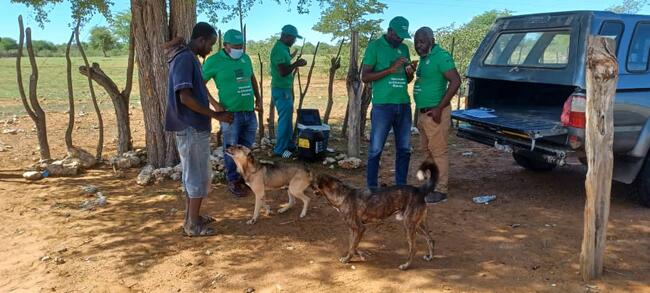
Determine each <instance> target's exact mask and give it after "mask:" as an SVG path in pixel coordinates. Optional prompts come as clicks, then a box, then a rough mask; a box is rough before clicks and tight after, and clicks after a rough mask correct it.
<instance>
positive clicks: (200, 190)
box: [176, 127, 212, 198]
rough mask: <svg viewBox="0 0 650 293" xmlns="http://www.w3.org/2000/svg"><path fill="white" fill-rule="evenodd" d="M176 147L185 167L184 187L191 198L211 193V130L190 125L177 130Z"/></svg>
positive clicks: (182, 165)
mask: <svg viewBox="0 0 650 293" xmlns="http://www.w3.org/2000/svg"><path fill="white" fill-rule="evenodd" d="M176 148H177V149H178V155H179V156H180V157H181V167H182V168H183V187H184V188H185V191H186V192H187V196H188V197H189V198H203V197H206V196H207V195H208V193H210V183H211V181H212V168H211V166H210V131H199V130H196V129H195V128H192V127H188V128H185V129H184V130H181V131H176Z"/></svg>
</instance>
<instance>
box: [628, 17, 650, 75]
mask: <svg viewBox="0 0 650 293" xmlns="http://www.w3.org/2000/svg"><path fill="white" fill-rule="evenodd" d="M649 54H650V23H648V22H640V23H638V24H637V25H636V28H635V29H634V34H633V35H632V41H630V48H629V51H628V54H627V71H629V72H647V71H648V55H649Z"/></svg>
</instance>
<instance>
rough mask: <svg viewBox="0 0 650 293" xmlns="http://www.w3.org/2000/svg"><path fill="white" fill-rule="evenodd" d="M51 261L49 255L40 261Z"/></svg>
mask: <svg viewBox="0 0 650 293" xmlns="http://www.w3.org/2000/svg"><path fill="white" fill-rule="evenodd" d="M51 259H52V257H50V256H49V255H46V256H43V257H41V261H49V260H51Z"/></svg>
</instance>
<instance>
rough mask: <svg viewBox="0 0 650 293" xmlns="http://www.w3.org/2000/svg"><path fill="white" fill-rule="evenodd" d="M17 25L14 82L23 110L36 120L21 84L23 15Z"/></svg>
mask: <svg viewBox="0 0 650 293" xmlns="http://www.w3.org/2000/svg"><path fill="white" fill-rule="evenodd" d="M18 27H19V28H20V39H19V40H18V54H17V56H16V82H17V83H18V92H20V100H21V101H22V102H23V106H24V107H25V111H26V112H27V114H28V115H29V117H30V118H32V120H34V121H36V114H35V113H34V111H33V110H32V108H31V107H30V106H29V103H28V102H27V95H26V94H25V86H24V85H23V70H22V63H21V61H22V57H23V47H24V43H25V27H24V26H23V16H22V15H21V16H18Z"/></svg>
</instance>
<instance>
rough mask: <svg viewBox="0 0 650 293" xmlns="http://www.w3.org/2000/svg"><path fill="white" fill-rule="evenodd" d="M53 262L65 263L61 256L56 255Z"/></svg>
mask: <svg viewBox="0 0 650 293" xmlns="http://www.w3.org/2000/svg"><path fill="white" fill-rule="evenodd" d="M54 263H55V264H57V265H62V264H64V263H65V260H64V259H63V258H62V257H59V256H57V257H55V258H54Z"/></svg>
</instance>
